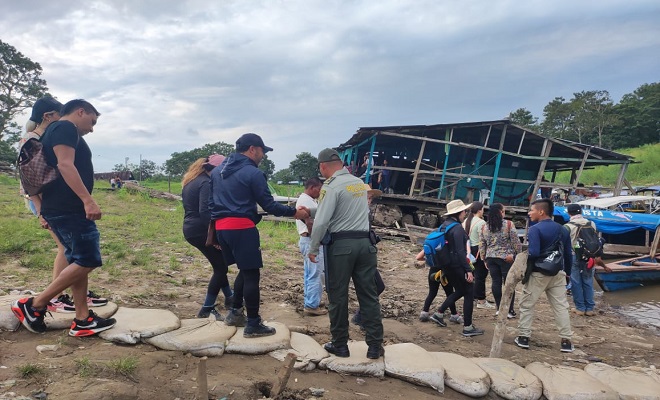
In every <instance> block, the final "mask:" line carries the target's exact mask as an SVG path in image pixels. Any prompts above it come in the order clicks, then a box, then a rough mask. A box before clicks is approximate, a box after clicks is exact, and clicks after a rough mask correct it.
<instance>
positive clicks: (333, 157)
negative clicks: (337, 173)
mask: <svg viewBox="0 0 660 400" xmlns="http://www.w3.org/2000/svg"><path fill="white" fill-rule="evenodd" d="M329 161H341V158H339V153H337V150H334V149H329V148H328V149H323V150H321V152H320V153H319V163H324V162H329Z"/></svg>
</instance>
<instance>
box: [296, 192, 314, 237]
mask: <svg viewBox="0 0 660 400" xmlns="http://www.w3.org/2000/svg"><path fill="white" fill-rule="evenodd" d="M318 205H319V204H318V203H317V202H316V200H314V199H313V198H312V196H310V195H308V194H307V193H304V192H303V193H302V194H301V195H300V196H298V200H297V201H296V208H297V207H298V206H305V207H307V208H309V209H310V210H312V209H316V207H318ZM296 228H298V234H299V235H301V234H303V233H309V232H308V231H307V225H305V223H304V222H302V221H301V220H299V219H297V220H296Z"/></svg>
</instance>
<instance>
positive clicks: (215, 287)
mask: <svg viewBox="0 0 660 400" xmlns="http://www.w3.org/2000/svg"><path fill="white" fill-rule="evenodd" d="M186 240H187V241H188V243H190V244H191V245H193V246H195V247H196V248H197V250H199V251H200V252H201V253H202V254H204V256H205V257H206V259H207V260H209V262H210V263H211V267H213V275H212V276H211V280H210V281H209V287H208V290H207V297H208V296H209V295H210V296H212V297H213V296H214V297H216V298H217V297H218V294H219V293H220V289H222V288H223V287H226V286H229V280H228V279H227V271H228V269H227V263H226V262H225V259H224V257H223V256H222V251H220V250H218V249H216V248H215V247H213V246H209V247H206V236H204V237H201V236H200V237H194V238H186Z"/></svg>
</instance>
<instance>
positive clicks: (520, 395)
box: [471, 358, 543, 400]
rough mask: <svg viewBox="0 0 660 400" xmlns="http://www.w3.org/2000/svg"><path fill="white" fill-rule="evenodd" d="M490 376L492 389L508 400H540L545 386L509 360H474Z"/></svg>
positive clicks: (534, 376)
mask: <svg viewBox="0 0 660 400" xmlns="http://www.w3.org/2000/svg"><path fill="white" fill-rule="evenodd" d="M471 360H472V361H474V362H475V363H476V364H477V365H478V366H479V367H481V369H483V370H484V371H486V373H487V374H488V376H490V389H491V390H492V391H493V392H495V394H497V395H498V396H500V397H503V398H505V399H507V400H538V399H540V398H541V396H542V395H543V384H542V383H541V381H540V380H539V378H537V377H536V375H534V374H532V373H531V372H529V371H527V370H526V369H525V368H523V367H521V366H520V365H518V364H515V363H513V362H511V361H509V360H503V359H501V358H472V359H471Z"/></svg>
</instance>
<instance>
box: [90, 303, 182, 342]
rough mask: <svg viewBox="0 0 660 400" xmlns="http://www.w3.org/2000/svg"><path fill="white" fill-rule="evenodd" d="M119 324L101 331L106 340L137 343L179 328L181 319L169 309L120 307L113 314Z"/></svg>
mask: <svg viewBox="0 0 660 400" xmlns="http://www.w3.org/2000/svg"><path fill="white" fill-rule="evenodd" d="M113 318H115V319H116V320H117V324H116V325H115V326H114V327H112V328H111V329H108V330H107V331H103V332H101V333H99V336H100V337H101V338H103V339H105V340H109V341H112V342H118V343H128V344H135V343H137V342H139V341H140V340H141V339H146V338H150V337H154V336H156V335H161V334H163V333H165V332H170V331H173V330H175V329H179V327H180V326H181V321H179V318H178V317H177V316H176V315H174V313H173V312H172V311H169V310H157V309H151V308H126V307H119V310H117V313H116V314H115V315H114V316H113Z"/></svg>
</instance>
